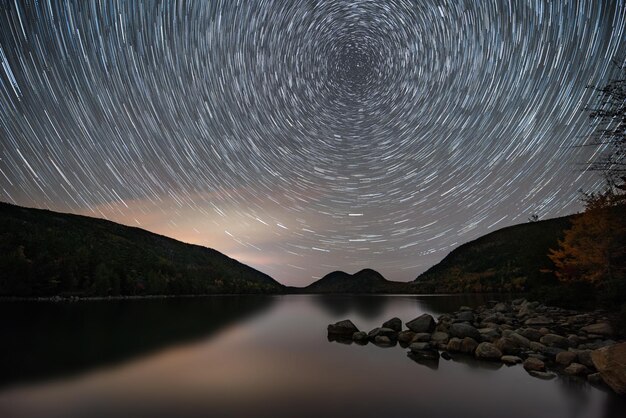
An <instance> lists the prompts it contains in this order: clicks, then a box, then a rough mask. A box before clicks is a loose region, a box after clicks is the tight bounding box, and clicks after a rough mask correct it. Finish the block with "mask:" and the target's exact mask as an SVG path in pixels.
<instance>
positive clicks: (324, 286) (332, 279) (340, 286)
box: [292, 269, 407, 293]
mask: <svg viewBox="0 0 626 418" xmlns="http://www.w3.org/2000/svg"><path fill="white" fill-rule="evenodd" d="M292 290H295V289H293V288H292ZM296 291H299V292H301V293H406V292H407V284H406V283H400V282H392V281H389V280H387V279H385V278H384V277H383V276H382V275H381V274H380V273H379V272H377V271H375V270H372V269H364V270H361V271H359V272H357V273H354V274H348V273H346V272H343V271H333V272H332V273H329V274H327V275H326V276H324V277H322V278H321V279H319V280H318V281H316V282H313V283H311V284H310V285H308V286H307V287H304V288H301V289H297V290H296Z"/></svg>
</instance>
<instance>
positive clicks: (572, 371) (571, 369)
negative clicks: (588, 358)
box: [563, 363, 589, 376]
mask: <svg viewBox="0 0 626 418" xmlns="http://www.w3.org/2000/svg"><path fill="white" fill-rule="evenodd" d="M563 371H564V372H565V373H566V374H569V375H571V376H586V375H588V374H589V369H588V368H587V367H585V366H584V365H582V364H580V363H572V364H570V365H569V366H567V367H566V368H565V370H563Z"/></svg>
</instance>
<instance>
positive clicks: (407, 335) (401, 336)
mask: <svg viewBox="0 0 626 418" xmlns="http://www.w3.org/2000/svg"><path fill="white" fill-rule="evenodd" d="M413 338H415V333H414V332H413V331H410V330H409V331H400V332H399V333H398V341H400V342H401V343H410V342H411V341H413Z"/></svg>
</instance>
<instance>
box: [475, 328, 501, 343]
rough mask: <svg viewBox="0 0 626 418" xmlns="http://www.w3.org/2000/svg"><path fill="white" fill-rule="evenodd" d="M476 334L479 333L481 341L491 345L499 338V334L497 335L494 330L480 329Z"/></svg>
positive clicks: (496, 331)
mask: <svg viewBox="0 0 626 418" xmlns="http://www.w3.org/2000/svg"><path fill="white" fill-rule="evenodd" d="M478 332H480V336H481V340H482V341H487V342H490V343H492V342H494V341H496V340H497V339H498V338H500V333H498V330H496V329H494V328H480V329H479V330H478Z"/></svg>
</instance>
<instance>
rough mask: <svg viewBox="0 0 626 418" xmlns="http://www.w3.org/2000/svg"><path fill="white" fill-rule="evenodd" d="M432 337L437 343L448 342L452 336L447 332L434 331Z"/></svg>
mask: <svg viewBox="0 0 626 418" xmlns="http://www.w3.org/2000/svg"><path fill="white" fill-rule="evenodd" d="M430 339H431V340H432V341H433V342H434V343H437V344H447V343H448V340H449V339H450V337H449V336H448V334H446V333H445V332H434V333H433V335H431V337H430Z"/></svg>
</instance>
